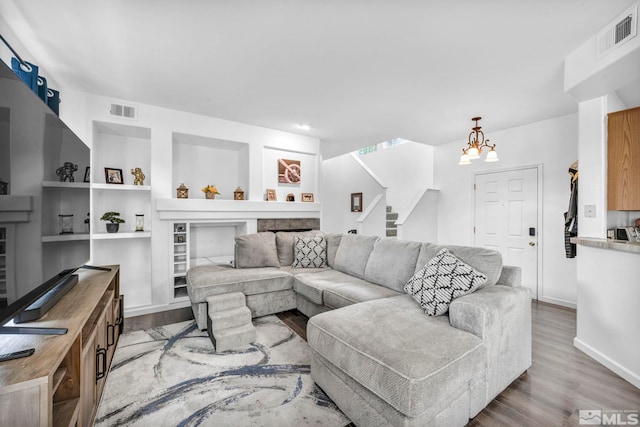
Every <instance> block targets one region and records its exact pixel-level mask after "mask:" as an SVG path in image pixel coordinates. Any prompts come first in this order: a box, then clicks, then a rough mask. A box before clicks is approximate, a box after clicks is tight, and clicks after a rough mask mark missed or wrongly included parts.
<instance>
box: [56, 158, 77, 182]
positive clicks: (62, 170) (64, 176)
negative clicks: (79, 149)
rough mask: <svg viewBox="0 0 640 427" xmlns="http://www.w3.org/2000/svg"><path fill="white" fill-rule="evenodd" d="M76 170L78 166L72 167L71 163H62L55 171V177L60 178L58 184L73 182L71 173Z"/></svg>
mask: <svg viewBox="0 0 640 427" xmlns="http://www.w3.org/2000/svg"><path fill="white" fill-rule="evenodd" d="M77 170H78V165H74V164H73V163H71V162H64V165H63V166H60V167H59V168H58V169H56V175H58V176H59V177H60V182H65V181H67V180H69V182H74V179H73V173H74V172H75V171H77Z"/></svg>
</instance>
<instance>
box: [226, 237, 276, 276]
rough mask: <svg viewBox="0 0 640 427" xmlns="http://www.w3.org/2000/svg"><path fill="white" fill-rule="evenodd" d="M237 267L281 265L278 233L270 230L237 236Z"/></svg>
mask: <svg viewBox="0 0 640 427" xmlns="http://www.w3.org/2000/svg"><path fill="white" fill-rule="evenodd" d="M235 267H236V268H256V267H280V263H279V262H278V252H277V250H276V235H275V234H274V233H272V232H270V231H268V232H265V233H256V234H247V235H244V236H236V247H235Z"/></svg>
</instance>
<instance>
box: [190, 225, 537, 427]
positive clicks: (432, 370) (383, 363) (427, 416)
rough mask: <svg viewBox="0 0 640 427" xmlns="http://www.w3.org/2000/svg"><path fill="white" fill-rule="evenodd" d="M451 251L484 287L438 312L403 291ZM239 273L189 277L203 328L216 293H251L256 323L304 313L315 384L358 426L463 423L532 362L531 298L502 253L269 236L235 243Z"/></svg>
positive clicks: (338, 237) (349, 238)
mask: <svg viewBox="0 0 640 427" xmlns="http://www.w3.org/2000/svg"><path fill="white" fill-rule="evenodd" d="M314 242H316V243H317V242H321V243H322V244H323V245H324V246H322V245H320V250H319V249H318V245H316V246H313V250H312V251H310V250H309V248H308V247H305V246H304V245H306V244H312V245H313V244H314ZM322 249H324V257H325V260H324V262H319V261H318V259H320V260H322V257H321V256H319V257H317V256H316V255H318V254H317V253H315V252H313V251H316V252H322ZM443 249H446V250H445V251H443ZM305 250H306V251H307V253H303V252H304V251H305ZM445 252H446V253H447V254H446V256H452V257H453V259H455V260H456V262H459V263H460V264H461V265H463V266H464V267H468V268H469V269H470V270H472V271H473V272H474V273H477V274H478V275H479V276H478V277H480V276H482V279H483V280H482V283H481V284H480V286H477V288H474V289H473V290H472V291H470V293H467V294H465V295H463V296H460V297H458V298H455V299H453V301H450V302H449V303H447V304H446V311H445V312H444V313H443V314H440V315H433V316H429V315H427V314H425V312H426V311H427V309H426V308H425V307H424V306H423V305H422V304H423V301H420V299H419V298H417V297H416V296H415V295H410V294H407V293H406V291H405V288H406V285H407V283H408V282H409V281H414V280H415V278H416V277H424V276H426V275H428V274H427V273H428V272H429V271H430V270H426V272H427V273H425V269H426V268H427V265H431V266H433V265H434V260H436V259H439V258H438V257H440V256H441V254H443V253H445ZM309 257H311V258H314V257H315V259H313V260H312V261H311V262H309ZM301 259H302V261H301ZM234 267H235V268H232V267H230V266H199V267H194V268H191V269H190V270H189V271H188V272H187V289H188V292H189V296H190V298H191V302H192V308H193V311H194V315H195V317H196V321H197V323H198V327H199V328H200V329H206V327H207V307H206V299H207V297H209V296H211V295H217V294H223V293H229V292H238V291H239V292H242V293H243V294H244V295H245V297H246V304H247V306H248V307H249V309H250V310H251V314H252V316H253V317H258V316H263V315H266V314H273V313H278V312H281V311H285V310H290V309H295V308H297V309H298V310H299V311H300V312H302V313H303V314H305V315H307V316H308V317H309V318H310V319H309V322H308V324H307V340H308V343H309V346H310V347H311V350H312V360H311V375H312V378H313V379H314V381H315V382H316V383H317V384H318V385H319V386H320V387H321V388H322V389H323V390H324V391H325V392H326V393H327V394H328V395H329V397H330V398H331V399H332V400H333V401H334V402H335V403H336V404H337V405H338V407H339V408H340V409H341V410H342V411H343V412H344V413H345V414H346V415H347V416H348V417H349V418H351V420H352V421H353V422H354V423H355V424H356V425H363V426H378V425H402V426H424V425H429V426H432V425H434V426H438V425H441V426H458V425H459V426H462V425H465V424H467V423H468V421H469V419H470V418H473V417H474V416H475V415H477V414H478V413H479V412H480V411H481V410H482V409H483V408H484V407H485V406H486V405H487V404H488V403H489V402H491V400H493V399H494V398H495V397H496V396H497V395H498V394H499V393H500V392H501V391H502V390H504V389H505V388H506V387H507V386H508V385H509V384H510V383H511V382H513V381H514V380H515V379H516V378H518V377H519V376H520V375H521V374H522V373H523V372H525V371H526V370H527V369H528V368H529V366H530V365H531V302H530V301H531V297H530V294H529V291H528V289H527V288H524V287H521V286H520V280H521V279H520V269H519V268H517V267H512V266H503V265H502V259H501V256H500V254H499V253H498V252H497V251H494V250H490V249H485V248H474V247H466V246H441V245H435V244H432V243H421V242H411V241H402V240H396V239H390V238H378V237H374V236H362V235H353V234H333V233H322V232H319V231H311V232H302V233H293V232H278V233H271V232H267V233H257V234H253V235H247V236H238V237H237V238H236V247H235V266H234ZM436 267H438V268H440V267H439V266H437V265H436ZM432 268H433V267H432ZM465 271H466V270H465ZM421 274H422V276H420V275H421ZM465 277H466V276H465Z"/></svg>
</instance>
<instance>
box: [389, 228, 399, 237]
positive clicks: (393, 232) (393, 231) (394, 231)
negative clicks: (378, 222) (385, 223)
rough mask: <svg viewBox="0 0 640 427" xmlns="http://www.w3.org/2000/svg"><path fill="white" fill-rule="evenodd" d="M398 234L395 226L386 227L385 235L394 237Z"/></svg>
mask: <svg viewBox="0 0 640 427" xmlns="http://www.w3.org/2000/svg"><path fill="white" fill-rule="evenodd" d="M397 235H398V230H397V229H395V228H393V229H392V228H387V237H396V236H397Z"/></svg>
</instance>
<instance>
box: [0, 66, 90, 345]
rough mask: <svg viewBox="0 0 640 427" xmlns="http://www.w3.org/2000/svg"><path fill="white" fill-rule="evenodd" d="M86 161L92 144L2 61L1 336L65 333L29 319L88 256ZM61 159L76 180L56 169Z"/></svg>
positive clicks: (42, 311)
mask: <svg viewBox="0 0 640 427" xmlns="http://www.w3.org/2000/svg"><path fill="white" fill-rule="evenodd" d="M89 162H90V150H89V148H88V147H87V146H86V145H85V144H84V143H83V142H82V141H81V140H80V139H79V138H78V137H77V136H76V135H75V134H74V133H73V132H72V131H71V130H70V129H69V128H68V127H67V126H66V125H65V124H64V123H63V122H62V121H61V120H60V118H59V117H58V116H57V115H56V114H55V113H54V112H53V111H52V110H51V109H50V108H49V107H48V106H47V105H46V104H45V103H44V102H43V101H42V100H41V99H40V98H39V97H38V96H37V95H36V94H35V93H34V92H32V91H31V89H30V88H28V87H27V86H26V85H25V84H24V83H23V82H22V81H21V80H20V79H19V78H18V77H17V76H16V75H15V74H14V73H13V71H12V70H11V69H10V68H9V67H8V66H7V65H6V63H5V62H4V61H0V333H1V334H7V333H45V334H50V333H64V331H62V330H56V329H53V330H51V329H49V330H46V329H45V330H41V329H37V328H33V327H30V326H29V325H28V323H26V322H29V321H33V320H36V319H37V318H38V317H40V316H43V315H45V313H46V310H47V309H48V308H50V307H52V306H53V305H54V304H55V301H56V300H57V298H58V297H59V296H60V295H62V294H63V293H64V292H66V291H67V290H68V289H70V288H71V287H72V286H73V285H74V284H75V282H76V281H77V275H76V274H75V271H76V270H77V269H78V267H80V266H82V265H83V264H86V263H87V262H88V261H89V258H90V249H89V248H90V246H89V231H88V229H87V227H88V221H87V223H86V224H85V219H88V212H89V183H88V182H85V177H88V176H89V174H88V172H89V169H88V167H89ZM65 163H70V164H71V165H73V167H72V168H73V169H75V171H74V173H73V182H72V180H71V178H70V177H69V176H68V174H60V173H59V172H58V170H59V168H61V167H63V166H64V165H65ZM61 180H62V181H61ZM87 181H88V179H87ZM63 220H64V221H63ZM32 326H37V325H32ZM0 353H3V351H2V349H1V348H0Z"/></svg>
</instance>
